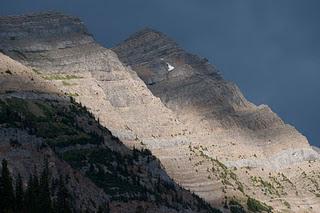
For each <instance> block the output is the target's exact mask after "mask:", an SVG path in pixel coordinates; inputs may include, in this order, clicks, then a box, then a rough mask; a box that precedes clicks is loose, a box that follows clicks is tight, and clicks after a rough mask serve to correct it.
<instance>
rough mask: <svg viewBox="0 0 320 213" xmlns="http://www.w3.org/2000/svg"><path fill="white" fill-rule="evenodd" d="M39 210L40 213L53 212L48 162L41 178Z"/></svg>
mask: <svg viewBox="0 0 320 213" xmlns="http://www.w3.org/2000/svg"><path fill="white" fill-rule="evenodd" d="M39 210H40V212H47V213H51V212H52V203H51V197H50V187H49V166H48V161H47V160H46V161H45V167H44V169H43V171H42V174H41V177H40V185H39Z"/></svg>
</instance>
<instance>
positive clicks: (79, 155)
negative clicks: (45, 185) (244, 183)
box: [0, 53, 217, 213]
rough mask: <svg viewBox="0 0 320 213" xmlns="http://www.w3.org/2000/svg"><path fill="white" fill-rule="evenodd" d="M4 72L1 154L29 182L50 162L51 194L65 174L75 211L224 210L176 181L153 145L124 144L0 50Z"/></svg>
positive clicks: (0, 98) (0, 100)
mask: <svg viewBox="0 0 320 213" xmlns="http://www.w3.org/2000/svg"><path fill="white" fill-rule="evenodd" d="M0 75H1V81H2V87H1V90H0V141H1V142H0V161H1V160H2V159H6V160H7V161H8V162H9V169H10V170H11V173H12V175H13V176H12V177H13V178H16V177H17V175H18V174H21V176H22V179H23V182H24V186H27V184H28V182H27V180H28V178H29V176H30V175H35V173H40V171H41V170H42V169H43V168H44V166H45V165H44V164H45V161H48V166H49V171H50V177H49V178H50V181H49V182H50V183H51V182H52V185H51V186H52V187H51V188H52V191H51V193H53V194H55V195H56V194H57V187H54V186H53V183H55V182H56V181H57V180H58V179H59V177H60V176H61V177H63V178H64V179H65V180H66V183H65V185H66V187H67V189H68V194H69V195H70V200H69V199H68V200H69V201H70V207H72V209H73V211H75V212H98V208H100V207H105V208H109V210H110V211H108V212H128V213H131V212H132V213H134V212H137V211H138V210H139V209H140V210H141V211H142V210H143V211H144V212H150V213H152V212H170V213H177V212H190V213H191V212H203V213H205V212H208V211H210V212H215V211H217V210H216V209H214V208H212V207H211V206H210V205H209V204H207V203H205V202H204V201H203V200H202V199H200V198H199V197H198V196H196V195H194V194H191V193H190V192H189V191H187V190H185V189H183V188H181V187H180V186H179V185H177V184H176V183H175V182H174V181H173V180H172V179H171V178H170V177H169V176H168V174H167V173H166V172H165V171H164V170H163V168H162V166H161V164H160V162H159V160H158V159H156V158H155V157H154V156H152V155H151V152H150V151H148V150H142V151H139V150H137V149H134V150H130V149H128V148H127V147H126V146H124V144H123V143H122V142H121V141H119V139H118V138H116V137H114V136H113V135H112V134H111V133H110V131H108V130H107V129H105V128H104V127H102V126H101V125H100V124H99V123H98V122H97V121H96V120H95V119H94V117H93V115H92V114H90V113H89V112H88V111H87V110H86V108H85V107H84V106H81V105H80V104H77V103H75V102H74V100H73V99H71V100H70V98H69V97H67V96H65V95H63V94H61V93H59V91H58V90H57V88H56V87H55V85H54V84H53V83H52V82H51V81H47V80H46V79H44V78H42V77H41V76H40V75H39V73H38V71H37V72H35V71H33V70H31V69H29V68H27V67H25V66H24V65H22V64H20V63H19V62H16V61H14V60H12V59H11V58H9V57H7V56H5V55H3V54H1V53H0ZM44 77H46V76H44ZM59 77H62V76H61V75H59ZM35 168H37V169H36V170H35ZM51 180H52V181H51ZM55 195H53V196H52V199H55Z"/></svg>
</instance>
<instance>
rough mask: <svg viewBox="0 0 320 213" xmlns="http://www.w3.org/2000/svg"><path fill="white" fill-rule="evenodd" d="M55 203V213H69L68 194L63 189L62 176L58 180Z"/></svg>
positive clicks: (64, 188)
mask: <svg viewBox="0 0 320 213" xmlns="http://www.w3.org/2000/svg"><path fill="white" fill-rule="evenodd" d="M55 203H56V205H55V211H56V212H57V213H71V209H70V205H69V193H68V190H67V188H66V187H65V184H64V181H63V177H62V176H60V179H59V186H58V192H57V200H56V202H55Z"/></svg>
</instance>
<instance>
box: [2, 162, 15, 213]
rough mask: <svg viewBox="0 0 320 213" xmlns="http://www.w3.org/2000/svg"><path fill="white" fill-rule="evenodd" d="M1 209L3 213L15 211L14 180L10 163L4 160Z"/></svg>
mask: <svg viewBox="0 0 320 213" xmlns="http://www.w3.org/2000/svg"><path fill="white" fill-rule="evenodd" d="M0 199H1V209H2V210H3V212H13V211H14V193H13V187H12V179H11V176H10V172H9V169H8V162H7V161H6V160H5V159H4V160H2V172H1V198H0Z"/></svg>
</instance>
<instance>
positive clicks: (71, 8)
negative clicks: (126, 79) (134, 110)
mask: <svg viewBox="0 0 320 213" xmlns="http://www.w3.org/2000/svg"><path fill="white" fill-rule="evenodd" d="M40 10H58V11H62V12H66V13H68V14H72V15H76V16H80V17H81V18H82V20H84V21H85V23H86V25H87V26H88V28H89V30H90V31H91V32H92V33H93V34H94V36H95V38H96V39H97V40H98V41H99V42H100V43H102V44H103V45H105V46H109V47H110V46H113V45H115V44H116V43H118V42H120V41H121V40H123V39H125V38H126V37H127V36H128V35H130V34H131V33H133V32H134V31H136V30H137V29H139V28H142V27H144V26H150V27H154V28H156V29H158V30H160V31H162V32H165V33H167V34H168V35H169V36H171V37H173V38H174V39H175V40H176V41H178V43H179V44H181V46H183V47H184V48H186V49H187V50H189V51H191V52H194V53H197V54H199V55H201V56H204V57H207V58H208V59H209V60H210V61H211V63H214V64H216V65H217V66H218V67H219V69H220V70H221V71H222V74H223V75H224V77H225V78H226V79H229V80H232V81H235V82H236V83H237V84H238V85H239V87H240V88H241V89H242V91H243V92H244V94H245V95H246V96H247V97H248V99H250V100H251V101H253V102H254V103H256V104H261V103H266V104H268V105H270V106H271V107H272V109H273V110H274V111H276V112H277V113H278V114H279V115H280V116H281V117H282V118H283V119H284V120H285V121H286V122H289V123H291V124H293V125H294V126H296V127H297V128H298V129H299V130H300V131H301V132H302V133H304V134H305V135H306V136H307V137H308V138H309V140H310V142H311V143H312V144H314V145H318V146H320V131H319V124H320V113H319V112H318V110H319V109H320V98H319V95H318V94H319V92H320V83H319V82H318V81H319V80H320V28H319V27H318V25H319V24H318V21H319V20H320V13H319V10H320V1H318V0H308V1H303V0H265V1H256V0H242V1H239V0H220V1H218V0H201V1H196V0H174V1H173V0H162V1H152V0H135V1H130V0H127V1H125V0H113V1H111V0H107V1H106V0H100V1H99V0H97V1H81V0H77V1H76V0H70V1H65V0H55V1H51V2H49V1H43V0H29V1H21V0H20V1H19V0H1V8H0V14H1V15H8V14H21V13H26V12H32V11H40Z"/></svg>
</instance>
